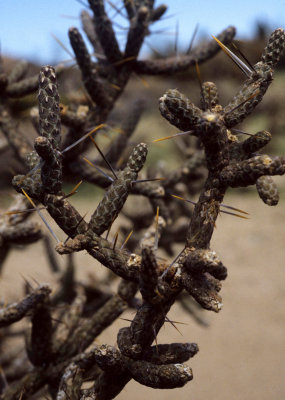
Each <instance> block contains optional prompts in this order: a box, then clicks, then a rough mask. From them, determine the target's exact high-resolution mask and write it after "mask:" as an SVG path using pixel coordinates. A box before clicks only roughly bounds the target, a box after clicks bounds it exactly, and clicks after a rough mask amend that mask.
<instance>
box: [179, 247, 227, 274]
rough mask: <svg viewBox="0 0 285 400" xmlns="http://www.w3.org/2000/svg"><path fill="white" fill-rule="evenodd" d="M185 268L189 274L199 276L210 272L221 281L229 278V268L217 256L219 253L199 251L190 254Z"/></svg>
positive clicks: (206, 250) (205, 250) (207, 250)
mask: <svg viewBox="0 0 285 400" xmlns="http://www.w3.org/2000/svg"><path fill="white" fill-rule="evenodd" d="M184 266H185V268H186V269H187V270H188V271H189V272H191V273H193V274H196V275H197V276H199V274H202V273H204V272H208V273H209V274H211V275H212V276H213V277H214V278H216V279H219V280H221V279H226V277H227V268H226V267H225V266H224V265H223V263H222V262H221V260H220V259H219V257H218V256H217V253H216V252H215V251H212V250H209V249H198V250H194V251H192V252H191V253H189V255H188V256H187V258H186V260H185V263H184Z"/></svg>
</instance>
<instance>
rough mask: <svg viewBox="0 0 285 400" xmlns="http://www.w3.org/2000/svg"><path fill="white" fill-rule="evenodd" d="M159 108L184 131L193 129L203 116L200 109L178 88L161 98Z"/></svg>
mask: <svg viewBox="0 0 285 400" xmlns="http://www.w3.org/2000/svg"><path fill="white" fill-rule="evenodd" d="M159 109H160V112H161V114H162V116H163V117H164V118H166V119H167V120H168V121H169V122H170V123H171V124H172V125H175V126H176V127H177V128H179V129H181V130H184V131H187V130H190V129H192V127H193V125H195V124H197V122H198V120H199V118H200V116H201V111H200V109H199V108H198V107H196V106H194V104H192V103H191V102H190V100H189V99H188V98H187V97H186V96H185V95H184V94H182V93H180V92H179V90H177V89H170V90H168V91H167V92H166V93H165V94H164V95H163V96H162V97H161V98H160V99H159Z"/></svg>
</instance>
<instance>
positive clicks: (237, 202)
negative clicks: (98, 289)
mask: <svg viewBox="0 0 285 400" xmlns="http://www.w3.org/2000/svg"><path fill="white" fill-rule="evenodd" d="M225 202H226V203H227V204H231V205H232V206H236V207H239V208H242V209H244V210H246V211H248V212H249V213H250V215H251V219H250V220H248V221H245V220H241V219H238V218H233V217H230V216H227V215H222V216H220V217H219V219H218V222H217V228H216V231H215V234H214V238H213V241H212V246H211V247H212V248H213V249H215V250H216V251H217V252H218V254H219V255H220V256H221V258H222V260H223V262H224V264H225V265H226V266H227V267H228V271H229V276H228V279H227V280H226V281H225V282H224V284H223V289H222V292H221V294H222V297H223V302H224V308H223V310H222V311H221V312H220V313H219V314H214V313H210V312H204V313H203V317H204V318H205V319H206V320H207V322H208V323H209V326H208V327H206V328H205V327H201V326H199V325H197V323H196V322H195V321H193V319H192V317H191V316H190V315H188V314H185V312H184V311H183V310H182V308H181V307H180V306H175V307H173V309H171V311H170V314H169V317H170V318H172V319H174V320H176V321H182V322H184V323H187V325H179V329H180V331H181V333H182V335H183V336H181V335H180V334H179V333H178V332H177V331H175V329H174V328H173V327H172V326H170V325H169V324H166V326H165V327H164V328H163V329H162V330H161V332H160V333H159V336H158V342H159V343H170V342H187V341H190V342H196V343H198V344H199V347H200V351H199V353H198V354H197V355H196V357H195V358H193V359H192V360H190V361H189V362H188V364H189V365H190V366H191V367H192V368H193V373H194V380H193V381H192V382H190V383H188V384H187V385H186V386H185V387H184V388H182V389H176V390H168V391H167V390H164V391H161V390H153V389H149V388H146V387H144V386H141V385H139V384H138V383H136V382H134V381H132V382H130V383H129V384H128V385H127V386H126V388H125V389H124V391H123V392H122V393H121V394H120V395H119V396H118V397H117V398H118V399H119V400H123V399H124V400H128V399H133V398H135V399H136V400H143V399H146V398H148V399H157V400H160V399H165V400H168V399H173V398H174V396H177V397H179V399H180V400H183V399H191V400H206V399H209V398H211V400H228V399H231V400H240V399H242V400H283V399H284V398H285V381H284V376H285V367H284V364H285V334H284V331H285V312H284V305H285V265H284V263H285V261H284V260H285V196H284V195H283V196H282V198H281V201H280V204H279V206H278V207H272V208H270V207H267V206H265V205H263V203H262V202H261V201H258V199H257V197H256V196H239V197H231V196H228V197H227V198H226V199H225ZM59 258H60V263H64V259H63V257H59ZM76 262H77V264H78V267H79V268H78V275H79V276H80V277H83V276H86V274H87V272H89V273H90V272H94V269H95V268H94V262H93V260H92V259H91V257H90V256H88V255H86V254H83V253H82V254H79V255H77V261H76ZM100 269H101V270H102V269H103V267H98V266H97V267H96V270H97V271H98V270H100ZM96 273H97V272H96ZM22 276H25V277H28V278H35V279H36V280H37V281H39V282H41V283H43V282H49V283H51V284H52V283H53V279H52V278H51V275H50V271H49V268H48V266H47V263H46V260H45V255H44V251H43V247H42V244H41V243H38V244H36V245H33V246H30V247H28V248H27V249H26V250H25V251H24V252H19V251H13V252H11V254H10V255H9V258H8V260H7V263H6V264H5V267H4V271H3V275H2V278H1V281H0V290H1V293H2V294H1V296H3V297H4V298H5V299H12V298H14V299H15V298H20V296H21V293H22V289H21V288H22V285H23V279H22ZM3 297H2V298H3ZM124 317H126V318H128V317H129V318H132V314H131V313H129V312H126V314H125V315H124ZM126 324H127V323H126V322H125V321H122V320H118V321H116V322H115V323H114V324H113V326H112V327H111V328H109V329H108V330H107V331H106V332H105V333H104V335H102V336H101V337H99V338H98V340H97V342H99V343H108V344H115V343H116V332H117V331H118V329H119V328H120V327H123V326H126Z"/></svg>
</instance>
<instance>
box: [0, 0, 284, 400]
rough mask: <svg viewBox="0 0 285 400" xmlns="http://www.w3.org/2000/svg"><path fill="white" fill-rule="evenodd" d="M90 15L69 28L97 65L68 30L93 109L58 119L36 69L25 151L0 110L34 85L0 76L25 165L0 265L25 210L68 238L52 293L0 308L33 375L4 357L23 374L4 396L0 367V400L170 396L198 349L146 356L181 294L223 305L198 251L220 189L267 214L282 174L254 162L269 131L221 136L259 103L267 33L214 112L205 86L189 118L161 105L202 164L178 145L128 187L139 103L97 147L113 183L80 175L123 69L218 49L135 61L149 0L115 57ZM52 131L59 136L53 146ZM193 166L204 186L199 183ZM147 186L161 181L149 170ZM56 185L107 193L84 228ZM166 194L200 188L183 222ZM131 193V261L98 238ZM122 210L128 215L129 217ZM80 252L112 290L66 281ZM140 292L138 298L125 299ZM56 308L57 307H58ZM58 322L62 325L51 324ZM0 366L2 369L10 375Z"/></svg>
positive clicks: (217, 207) (29, 231)
mask: <svg viewBox="0 0 285 400" xmlns="http://www.w3.org/2000/svg"><path fill="white" fill-rule="evenodd" d="M89 5H90V10H91V11H92V13H93V15H92V16H91V15H89V14H88V13H83V14H82V15H81V19H82V23H83V28H84V30H85V32H86V33H87V37H88V38H89V39H90V41H91V44H92V45H93V47H94V49H95V51H96V53H97V52H99V53H100V54H97V55H96V57H97V56H98V58H97V60H96V61H94V60H93V59H92V57H91V55H90V54H89V53H88V50H87V46H86V45H85V43H84V39H83V37H82V36H81V34H80V33H79V31H78V30H77V29H76V28H71V29H70V31H69V38H70V42H71V45H72V48H73V50H74V52H75V57H76V60H77V63H78V66H79V69H80V71H81V76H82V81H83V83H84V85H85V88H86V90H87V92H88V94H89V95H90V97H91V102H89V101H88V104H86V101H85V103H84V104H83V105H82V106H83V107H84V110H85V111H84V115H83V117H82V115H80V113H79V114H78V113H77V112H78V111H79V109H80V107H81V104H80V106H79V105H78V103H76V104H73V103H72V102H71V104H70V105H68V106H64V107H63V108H62V109H60V107H59V95H58V89H57V82H56V76H55V70H54V69H53V68H52V67H51V66H46V67H43V68H42V69H41V72H40V79H39V96H38V101H39V116H36V118H37V119H38V121H37V124H36V125H37V126H38V133H39V136H38V137H37V138H36V140H35V151H33V149H32V147H31V146H30V145H29V143H28V141H27V140H25V139H24V137H23V136H22V135H21V134H20V133H19V131H18V128H17V124H15V123H14V121H13V119H12V117H11V113H10V111H9V103H8V102H7V101H6V100H7V98H9V97H14V96H23V95H25V94H27V93H30V92H32V91H34V90H35V88H36V87H37V86H38V85H37V80H36V79H35V77H33V78H29V80H25V79H23V74H24V73H25V68H26V67H25V65H24V64H21V65H19V66H18V67H17V69H15V70H14V71H13V73H11V74H10V75H8V76H6V75H5V74H2V72H1V76H0V78H1V79H0V95H1V96H2V99H3V102H2V104H1V109H0V128H1V130H2V131H3V133H4V134H5V136H6V137H7V139H8V142H9V144H10V146H11V147H12V148H13V150H14V152H15V154H16V156H17V158H18V159H19V160H21V162H22V163H23V165H24V167H25V168H26V174H25V172H24V173H23V175H18V176H15V177H14V180H13V185H14V187H15V189H16V190H17V191H18V192H20V193H23V192H24V193H25V195H26V197H25V198H24V200H23V199H22V203H21V204H20V205H18V208H17V209H16V210H14V213H15V215H14V213H13V211H9V212H8V213H7V215H5V216H4V217H3V218H2V217H1V221H0V222H1V230H0V260H1V261H4V259H5V258H6V256H7V254H8V252H9V251H10V249H11V248H12V245H13V244H18V243H19V242H21V244H25V243H30V242H33V241H36V240H39V239H40V238H41V237H42V234H41V231H40V229H39V227H38V225H36V224H28V223H27V221H26V219H27V218H28V216H27V215H30V214H32V213H30V214H29V211H37V212H38V213H40V215H41V216H42V214H41V212H42V213H43V212H45V211H46V210H47V212H49V214H50V216H51V217H52V219H53V220H54V221H55V223H56V224H57V225H58V226H59V228H61V230H62V231H63V232H65V234H66V235H68V237H67V238H66V240H65V241H64V242H59V243H58V244H57V246H56V250H57V252H58V253H59V254H68V263H67V266H66V270H65V271H64V272H62V273H61V276H60V279H59V290H58V292H57V293H56V294H55V295H53V293H52V292H51V289H50V288H49V287H48V286H40V287H39V288H37V289H32V288H31V285H29V284H28V283H27V290H28V291H29V293H28V294H27V296H26V297H25V298H24V299H23V300H22V301H19V302H17V303H15V304H12V305H10V306H9V305H8V306H7V307H3V309H2V310H1V312H0V327H1V326H2V327H8V326H9V325H11V324H12V323H14V322H16V321H18V320H20V319H21V318H23V317H24V316H27V315H28V316H30V317H31V324H32V329H31V332H30V333H29V334H27V335H26V337H27V341H26V343H27V344H26V350H27V354H28V357H29V360H30V363H32V364H33V369H32V370H31V365H30V364H29V365H28V367H27V370H26V371H23V367H22V366H23V365H25V364H24V361H23V360H22V359H20V358H19V359H18V358H17V356H13V357H11V360H12V361H14V360H16V361H17V362H18V364H21V368H22V369H21V370H20V371H18V370H17V371H16V372H18V375H17V374H16V375H17V376H18V377H19V379H18V380H17V381H16V382H14V381H13V383H12V385H10V386H7V384H6V383H5V379H4V378H5V375H3V374H4V373H5V368H4V372H3V374H2V372H1V373H0V396H1V397H0V398H1V400H10V399H11V400H12V399H18V398H22V400H24V399H29V398H31V397H32V396H33V395H34V394H35V393H37V392H39V391H41V390H42V389H43V388H45V387H49V390H50V391H51V393H52V395H53V396H57V398H62V399H69V398H70V399H71V398H74V399H75V398H82V399H83V398H87V397H90V398H96V399H111V398H114V397H116V395H117V394H118V393H120V392H121V391H122V389H123V388H124V386H125V385H126V384H127V383H128V382H129V380H131V379H134V380H136V381H137V382H139V383H141V384H143V385H146V386H149V387H153V388H161V389H170V388H176V387H181V386H183V385H185V384H186V383H187V382H188V381H190V380H191V379H192V378H193V375H192V370H191V368H190V367H188V366H187V365H184V364H183V363H184V362H186V361H188V360H189V359H190V358H191V357H193V356H194V355H195V354H196V353H197V352H198V346H197V345H196V344H195V343H171V344H164V345H161V344H157V345H156V346H154V345H153V342H154V341H155V340H156V336H157V334H158V332H159V330H160V329H161V327H162V326H163V325H164V323H165V321H169V322H171V323H172V321H170V320H169V318H168V317H167V314H168V312H169V310H170V309H171V307H172V305H173V304H174V302H175V301H176V300H177V299H178V298H179V296H180V294H181V292H182V291H183V290H184V289H185V291H186V292H187V293H186V292H185V293H186V295H187V294H188V295H190V296H191V297H192V298H193V299H195V301H196V302H198V303H199V304H200V305H201V306H202V307H203V308H205V309H207V310H211V311H214V312H219V311H220V310H221V308H222V298H221V295H220V290H221V281H222V280H224V279H225V278H226V277H227V268H226V267H225V266H224V265H223V263H222V261H221V260H220V258H219V257H218V255H217V254H216V253H215V252H214V251H213V250H211V248H210V241H211V238H212V234H213V230H214V227H215V222H216V219H217V217H218V215H219V213H220V211H222V210H221V207H222V206H224V205H223V204H222V201H223V198H224V195H225V193H226V190H227V188H228V187H229V186H231V187H240V186H247V185H251V184H256V186H257V190H258V192H259V194H260V196H261V198H262V199H263V200H264V201H265V202H266V203H267V204H270V205H273V204H276V203H277V201H278V194H277V191H276V187H275V186H274V183H273V182H272V180H271V179H272V178H271V176H272V175H275V174H280V175H282V174H284V172H285V159H284V158H282V157H269V156H266V155H262V156H260V155H258V154H256V152H258V151H259V150H260V149H261V148H263V147H264V146H265V145H266V144H267V143H268V142H269V141H270V139H271V135H270V134H269V133H268V132H266V131H262V132H258V133H257V134H255V135H253V136H252V137H250V138H249V139H247V140H246V141H244V142H239V141H238V138H237V136H236V135H235V131H234V129H233V127H234V126H235V124H236V123H238V122H239V121H242V120H243V119H244V118H245V117H247V116H248V115H249V114H250V113H251V112H252V111H253V109H254V107H255V106H256V105H257V104H258V102H260V101H261V100H262V97H263V95H264V93H265V91H266V90H267V87H268V86H269V84H270V82H271V81H272V75H273V68H275V66H276V64H277V62H278V60H279V57H280V54H281V53H282V50H283V46H284V31H283V30H281V29H278V30H276V31H275V32H274V33H273V34H272V36H271V38H270V40H269V43H268V45H267V47H266V49H265V51H264V53H263V55H262V58H261V61H260V62H259V63H257V64H256V65H255V66H254V69H253V70H252V71H250V72H249V73H248V78H247V81H246V82H245V84H244V85H243V87H242V89H241V90H240V91H239V93H238V94H237V95H236V96H235V97H234V98H233V100H232V101H231V102H230V103H229V104H228V105H227V106H226V107H225V108H223V107H222V106H221V105H220V104H219V100H218V90H217V87H216V85H215V84H213V83H211V82H206V83H204V84H202V93H201V108H199V107H197V106H195V105H194V104H192V103H191V102H190V100H189V99H188V98H187V97H186V96H184V95H183V94H181V93H180V92H179V91H178V90H176V89H175V90H169V91H168V92H167V93H166V94H165V95H164V96H163V97H162V98H161V99H160V110H161V113H162V115H163V116H164V117H165V118H166V119H168V120H169V121H170V122H171V123H172V124H173V125H175V126H177V127H178V128H179V129H181V130H183V131H187V132H188V131H189V133H188V134H189V135H192V136H196V137H198V138H199V139H200V142H201V143H202V145H203V147H204V151H205V157H204V155H203V153H202V150H201V149H200V150H197V151H195V152H193V150H191V149H189V148H186V147H187V146H183V149H181V152H182V154H183V156H185V157H186V161H185V164H184V165H183V166H182V167H181V168H179V169H177V170H175V171H173V172H171V173H170V174H168V175H167V174H166V173H165V171H162V174H161V175H164V176H163V177H164V178H165V180H164V181H161V182H159V183H158V182H146V181H145V180H144V179H137V178H138V174H139V172H140V170H141V169H142V167H143V166H144V163H145V160H146V155H147V146H146V145H145V144H144V143H140V144H137V145H135V146H133V150H132V152H131V155H130V156H129V158H128V159H126V158H124V153H123V150H125V149H126V147H127V145H128V139H129V137H130V136H131V134H132V133H133V131H134V128H135V125H136V123H137V121H138V118H139V116H140V114H141V111H142V104H141V102H139V101H137V102H136V104H134V106H133V107H130V109H129V113H131V114H132V115H131V117H127V120H125V121H123V122H122V125H121V126H122V129H123V130H124V133H123V134H122V135H121V136H120V135H119V136H118V137H117V138H116V139H115V141H114V142H113V143H111V145H110V146H109V149H108V150H107V151H105V149H104V151H103V152H104V154H106V155H107V159H109V158H110V159H109V165H113V167H114V169H115V171H114V176H115V178H114V179H112V178H110V177H109V176H108V171H106V170H105V169H104V167H102V162H101V163H100V162H97V161H98V159H96V160H95V163H96V164H100V168H98V167H97V165H96V167H97V169H95V168H93V167H92V166H91V165H92V163H91V165H90V164H88V165H87V164H86V163H85V162H83V160H82V159H81V158H80V156H81V155H82V153H83V152H85V150H87V149H88V147H89V143H90V142H89V141H88V136H90V135H91V133H90V134H88V133H86V132H88V131H89V129H90V126H92V127H93V126H95V127H96V128H95V129H94V130H93V133H94V134H96V135H97V134H98V135H99V134H100V129H102V128H106V125H105V122H106V120H107V118H108V115H109V113H110V110H111V109H112V107H113V106H114V105H115V102H116V100H117V99H118V97H119V95H120V94H121V93H122V92H123V91H124V88H125V86H126V84H127V82H128V79H129V78H130V76H131V73H132V72H139V73H146V74H163V73H174V72H177V71H182V70H183V69H186V68H188V67H189V66H190V65H194V64H195V63H196V62H199V63H200V62H202V61H205V60H207V59H208V58H210V57H212V56H213V55H214V54H215V53H216V52H217V51H218V49H219V46H218V45H217V43H216V41H214V40H212V41H210V42H209V43H207V44H205V45H204V46H197V47H196V48H194V49H193V51H192V52H190V54H186V55H182V56H181V57H175V58H166V59H164V60H137V56H138V54H139V51H140V48H141V45H142V44H143V41H144V39H145V37H146V35H148V34H149V32H150V30H149V28H150V26H151V24H152V23H153V22H154V21H157V20H158V19H159V18H160V17H161V16H162V15H163V13H164V12H165V10H166V7H165V6H164V5H162V6H158V7H157V8H155V6H154V1H153V0H135V1H127V0H124V1H123V7H124V9H125V11H126V13H127V16H128V19H129V25H130V27H129V30H128V35H127V41H126V45H125V48H124V50H121V49H120V47H119V44H118V41H117V38H116V35H115V31H114V29H113V23H112V21H111V20H110V19H109V17H108V15H107V12H106V7H105V2H104V1H103V0H89ZM118 11H120V10H118ZM234 34H235V29H234V28H232V27H230V28H228V29H226V30H225V31H224V32H222V33H221V35H219V36H218V38H219V39H220V40H221V41H223V42H225V43H226V44H227V43H230V42H231V40H232V38H233V36H234ZM35 82H36V83H35ZM129 115H130V114H129ZM61 116H62V118H61ZM107 123H108V124H109V122H107ZM61 124H62V125H65V126H66V128H67V132H66V135H65V136H64V141H63V144H62V145H61V140H60V137H61ZM99 128H100V129H99ZM95 131H96V133H95ZM98 132H99V133H98ZM84 138H85V139H86V140H85V141H84V140H83V139H84ZM92 139H93V138H92ZM184 139H185V143H186V144H187V143H189V142H190V140H189V142H188V140H187V139H189V137H187V138H186V136H184ZM117 145H118V146H117ZM61 146H62V147H61ZM122 154H123V158H122V160H120V157H121V155H122ZM120 162H121V164H120ZM117 164H120V165H122V166H123V167H122V170H120V171H116V165H117ZM205 166H206V168H205ZM101 167H102V168H101ZM205 170H207V172H208V176H207V177H206V180H205V182H204V181H203V178H205ZM24 174H25V175H24ZM166 175H167V176H166ZM154 176H160V175H158V174H156V173H155V175H154ZM66 177H68V178H70V177H72V178H73V179H77V178H79V179H78V180H81V179H85V180H87V181H89V182H91V183H93V184H96V185H98V186H100V187H102V188H104V190H105V195H104V196H103V198H102V200H101V201H100V202H99V205H98V206H97V208H96V209H95V211H94V212H93V214H92V216H91V218H90V221H89V223H87V222H86V221H85V219H84V217H82V216H81V215H80V213H79V212H78V211H77V209H76V208H75V207H74V206H72V204H71V203H70V201H69V197H70V196H71V195H73V194H74V192H75V190H76V189H74V190H73V191H72V192H71V193H70V194H65V193H64V192H63V189H62V181H64V179H65V178H66ZM78 180H77V182H78ZM193 182H194V184H195V183H196V184H197V186H196V187H195V185H193ZM176 187H179V190H181V192H182V193H181V194H182V195H183V191H185V193H186V195H187V194H189V193H198V191H200V197H199V200H198V202H197V203H196V204H195V207H194V210H193V212H190V211H189V210H188V209H187V207H186V206H185V203H183V204H184V205H182V206H180V205H179V203H175V200H174V199H173V198H172V197H170V196H169V193H172V192H173V190H174V189H175V188H176ZM197 187H198V189H197ZM132 194H136V195H137V194H140V195H142V196H144V197H145V198H146V199H147V200H148V201H149V203H150V205H151V207H150V211H149V209H148V208H147V207H146V208H145V209H142V208H141V207H140V208H139V209H137V208H138V207H136V210H135V211H136V215H135V216H134V217H133V218H128V219H129V220H130V221H131V222H132V223H133V224H134V225H135V230H136V232H135V233H134V235H133V237H135V240H134V242H136V243H135V244H137V243H138V242H139V243H140V247H141V249H140V250H137V249H136V248H135V246H134V245H133V246H132V251H133V252H130V251H128V250H127V249H126V248H125V246H126V241H127V240H126V241H125V242H124V243H123V244H122V245H121V247H119V246H117V236H115V238H114V240H113V241H111V240H110V239H108V238H103V237H102V235H103V233H104V231H106V230H108V231H109V230H110V228H111V225H112V223H113V221H114V220H115V219H116V218H117V217H118V215H119V214H120V213H121V212H122V207H123V206H124V204H125V202H126V201H127V199H128V196H129V195H132ZM28 201H29V202H30V203H29V202H28ZM40 203H41V204H42V206H41V205H40ZM15 207H16V206H14V208H15ZM16 212H18V213H19V214H17V213H16ZM22 212H23V214H24V216H22V215H23V214H22ZM123 212H125V210H123ZM9 213H11V214H9ZM125 214H126V216H127V217H128V213H127V212H125ZM189 218H190V219H191V220H190V224H189ZM45 222H46V221H45ZM142 229H144V232H143V235H142ZM177 243H180V244H181V243H183V245H184V246H183V250H182V251H181V253H180V254H178V255H177V256H176V257H175V259H174V260H173V261H168V260H164V259H161V258H160V257H159V256H158V255H157V248H158V247H163V248H164V249H165V250H166V251H167V252H168V254H173V253H174V251H175V249H176V244H177ZM4 247H5V248H4ZM130 247H131V246H130ZM82 250H85V251H87V252H88V253H89V255H90V256H91V257H93V258H94V259H96V260H97V261H99V263H101V264H102V265H104V266H105V267H106V268H108V269H109V270H110V271H112V274H110V275H108V277H109V278H110V279H111V278H112V279H113V277H114V275H115V276H117V277H120V278H121V282H120V284H119V285H118V289H117V291H116V292H115V293H114V292H112V291H111V290H110V282H109V280H104V279H102V280H100V281H96V282H95V281H94V280H93V281H91V280H89V281H88V282H87V283H86V282H78V281H77V278H76V275H75V273H74V269H75V268H74V261H73V259H72V253H74V252H78V251H82ZM138 291H140V293H141V296H140V297H137V296H136V294H137V292H138ZM188 297H189V296H188ZM59 302H63V303H64V304H63V307H62V304H59ZM127 307H130V308H132V309H133V310H134V311H135V315H134V318H133V319H132V321H130V323H128V324H127V326H125V327H124V328H122V329H120V330H119V332H118V335H117V343H118V347H117V348H116V347H114V346H109V345H105V344H104V345H100V346H97V345H94V341H95V339H96V338H97V337H98V336H99V335H100V334H101V333H102V332H103V331H104V330H105V328H107V327H108V326H110V325H111V324H112V323H113V322H114V321H115V320H116V319H117V318H119V316H120V315H121V314H122V313H123V311H124V310H126V308H127ZM54 314H55V315H54ZM54 316H55V318H54ZM59 320H60V321H61V320H63V322H64V323H62V324H59V323H58V321H59ZM7 332H8V331H7ZM0 341H2V336H1V340H0ZM0 344H1V343H0ZM92 344H93V345H92ZM90 345H92V347H90ZM26 361H27V360H26ZM26 361H25V362H26ZM7 370H8V372H9V368H8V369H7ZM3 376H4V378H3ZM86 380H89V381H92V386H91V387H90V388H89V389H87V391H86V390H85V389H83V383H84V382H85V381H86Z"/></svg>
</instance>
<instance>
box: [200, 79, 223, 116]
mask: <svg viewBox="0 0 285 400" xmlns="http://www.w3.org/2000/svg"><path fill="white" fill-rule="evenodd" d="M218 103H219V93H218V89H217V86H216V85H215V84H214V83H213V82H203V84H202V90H201V106H202V109H203V110H211V109H212V108H213V107H215V106H216V105H217V104H218Z"/></svg>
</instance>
